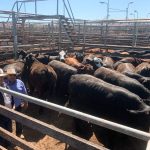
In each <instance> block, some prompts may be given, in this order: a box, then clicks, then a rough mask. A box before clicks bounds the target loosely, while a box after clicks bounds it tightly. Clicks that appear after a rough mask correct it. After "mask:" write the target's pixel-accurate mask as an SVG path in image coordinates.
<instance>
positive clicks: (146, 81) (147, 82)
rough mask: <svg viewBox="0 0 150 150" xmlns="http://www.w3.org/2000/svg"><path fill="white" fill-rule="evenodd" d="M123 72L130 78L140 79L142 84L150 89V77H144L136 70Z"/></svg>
mask: <svg viewBox="0 0 150 150" xmlns="http://www.w3.org/2000/svg"><path fill="white" fill-rule="evenodd" d="M123 74H124V75H126V76H128V77H130V78H133V79H136V80H138V81H139V82H140V83H141V84H143V85H144V86H145V87H146V88H147V89H149V90H150V77H144V76H142V75H140V74H137V73H134V72H123Z"/></svg>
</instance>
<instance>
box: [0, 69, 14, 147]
mask: <svg viewBox="0 0 150 150" xmlns="http://www.w3.org/2000/svg"><path fill="white" fill-rule="evenodd" d="M5 77H6V74H4V72H3V70H2V69H1V68H0V86H1V87H4V88H6V85H5V83H4V78H5ZM11 102H12V101H11V95H9V94H7V93H2V92H0V105H4V106H6V107H8V108H12V105H11ZM0 127H2V128H4V129H5V130H7V131H9V132H12V121H11V119H10V118H8V117H5V116H3V115H1V114H0ZM0 145H2V146H4V147H8V146H10V145H11V143H10V142H8V141H7V140H5V139H4V138H3V137H0Z"/></svg>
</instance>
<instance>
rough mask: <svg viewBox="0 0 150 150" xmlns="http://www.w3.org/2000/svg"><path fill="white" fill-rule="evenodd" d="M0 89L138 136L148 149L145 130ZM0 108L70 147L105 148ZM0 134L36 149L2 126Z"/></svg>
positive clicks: (149, 136)
mask: <svg viewBox="0 0 150 150" xmlns="http://www.w3.org/2000/svg"><path fill="white" fill-rule="evenodd" d="M0 91H1V92H5V93H8V94H11V95H13V96H15V97H18V98H22V99H24V100H26V101H28V102H31V103H35V104H37V105H40V106H43V107H45V108H49V109H53V110H55V111H58V112H60V113H64V114H67V115H69V116H72V117H76V118H79V119H82V120H85V121H88V122H90V123H94V124H96V125H99V126H102V127H105V128H108V129H111V130H114V131H117V132H121V133H123V134H127V135H129V136H132V137H135V138H138V139H140V140H144V141H147V142H148V144H147V148H146V150H149V149H150V144H149V143H150V134H149V133H146V132H143V131H140V130H136V129H133V128H130V127H127V126H124V125H120V124H117V123H114V122H110V121H108V120H104V119H101V118H97V117H94V116H91V115H88V114H85V113H82V112H79V111H76V110H72V109H69V108H65V107H63V106H60V105H56V104H54V103H49V102H45V101H43V100H40V99H37V98H33V97H30V96H26V95H23V94H20V93H17V92H14V91H11V90H8V89H5V88H2V87H0ZM0 108H1V109H0V113H1V114H3V115H5V116H7V117H10V118H11V119H15V120H16V121H18V122H21V123H23V125H26V126H28V127H30V128H32V129H35V130H37V131H40V132H42V133H44V134H48V135H50V136H52V137H54V138H56V139H59V140H60V141H63V142H65V143H66V144H69V145H71V146H72V147H74V148H77V149H79V150H80V149H81V150H83V149H87V150H92V149H93V150H95V149H99V150H106V148H104V147H101V146H99V145H96V144H93V143H91V142H88V141H86V140H84V139H81V138H79V137H77V136H74V135H71V134H69V133H67V132H64V131H62V130H60V129H57V128H55V127H53V126H50V125H48V124H46V123H44V122H41V121H38V120H36V119H34V118H31V117H28V116H26V115H23V114H21V113H17V112H15V111H12V110H10V109H7V108H5V107H3V106H0ZM0 135H3V136H4V137H5V138H6V139H7V140H9V141H11V142H13V143H14V144H18V145H19V146H20V147H22V148H24V149H29V150H30V149H37V148H36V147H33V146H32V145H29V144H27V143H26V142H24V141H22V140H19V139H18V138H16V137H15V136H14V135H12V134H11V133H9V132H6V131H5V130H3V129H2V128H0Z"/></svg>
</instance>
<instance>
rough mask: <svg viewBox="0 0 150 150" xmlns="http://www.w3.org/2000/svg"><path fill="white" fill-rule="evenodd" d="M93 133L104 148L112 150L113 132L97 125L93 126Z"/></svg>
mask: <svg viewBox="0 0 150 150" xmlns="http://www.w3.org/2000/svg"><path fill="white" fill-rule="evenodd" d="M93 131H94V134H95V136H96V138H97V140H98V141H99V142H100V143H102V144H103V145H104V146H105V147H106V148H109V149H113V139H115V137H114V134H113V133H112V132H113V131H111V130H109V129H106V128H103V127H100V126H97V125H93Z"/></svg>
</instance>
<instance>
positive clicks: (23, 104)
mask: <svg viewBox="0 0 150 150" xmlns="http://www.w3.org/2000/svg"><path fill="white" fill-rule="evenodd" d="M21 108H22V110H26V109H27V108H28V102H25V101H24V102H21Z"/></svg>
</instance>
